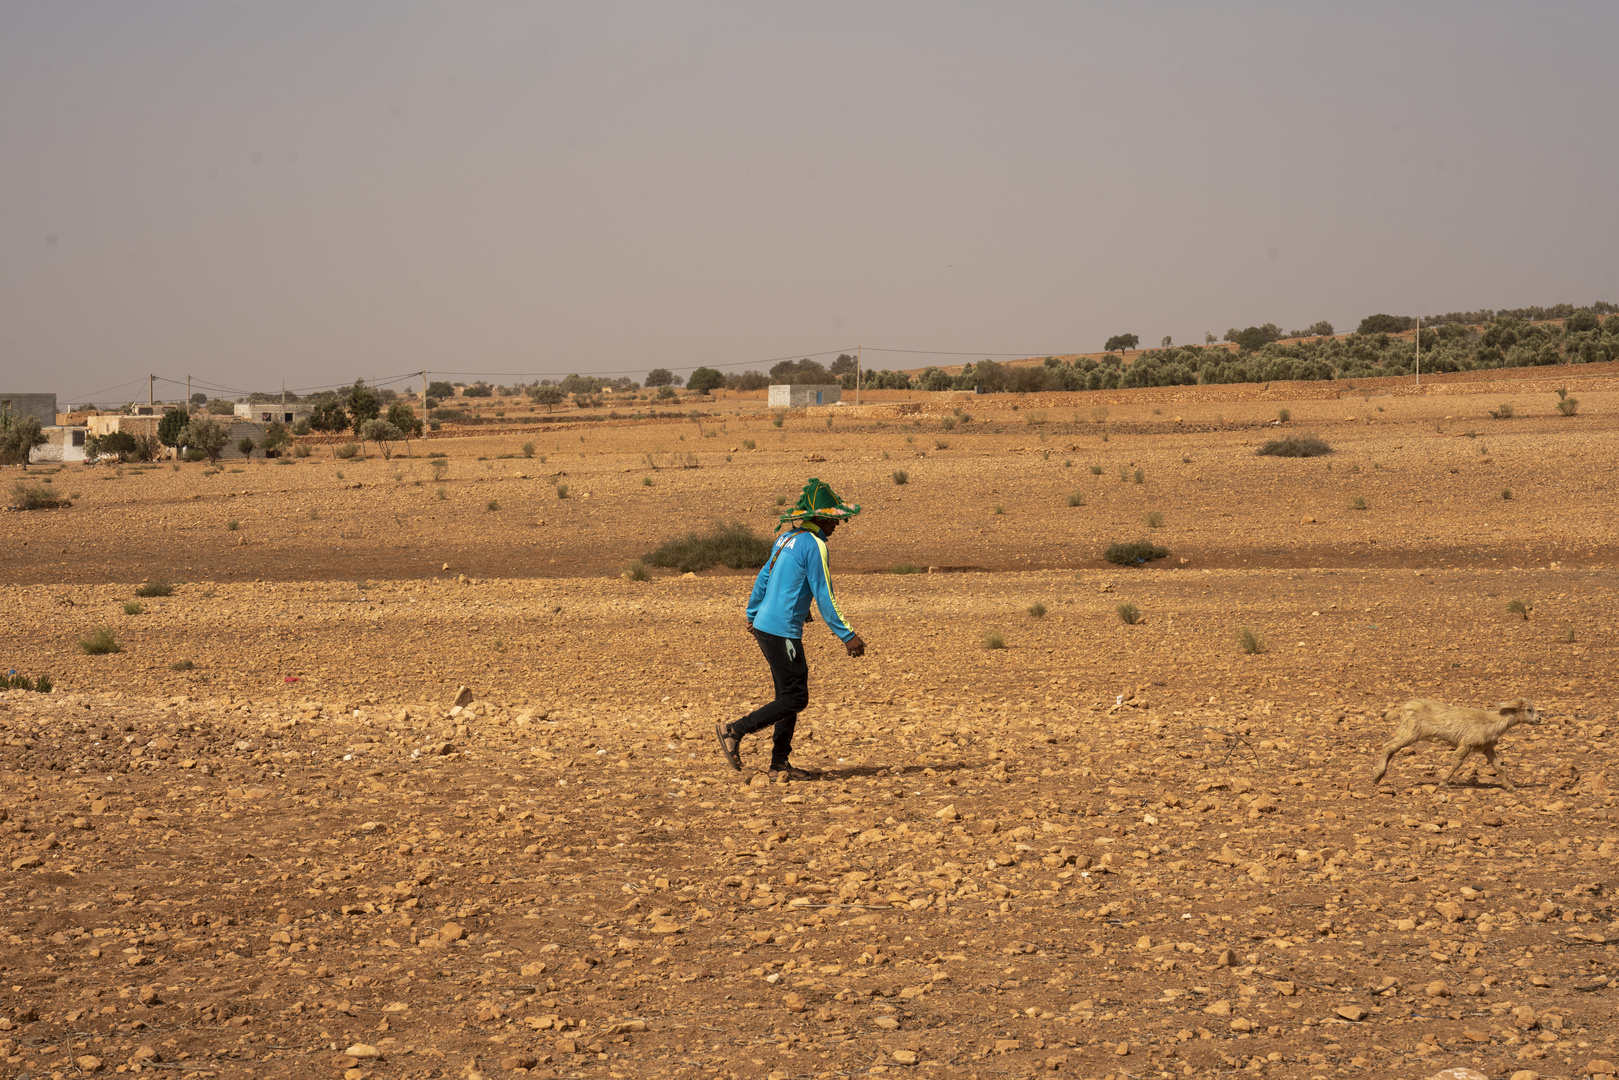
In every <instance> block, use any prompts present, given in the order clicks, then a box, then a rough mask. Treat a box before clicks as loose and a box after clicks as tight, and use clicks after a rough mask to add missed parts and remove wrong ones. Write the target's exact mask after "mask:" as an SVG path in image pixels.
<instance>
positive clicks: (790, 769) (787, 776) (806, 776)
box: [770, 764, 819, 783]
mask: <svg viewBox="0 0 1619 1080" xmlns="http://www.w3.org/2000/svg"><path fill="white" fill-rule="evenodd" d="M818 775H819V774H817V773H812V772H808V771H807V770H804V769H800V768H798V767H797V766H796V765H791V764H788V765H772V766H770V779H771V780H772V781H773V782H777V783H786V782H787V781H788V780H814V779H815V778H816V777H817V776H818Z"/></svg>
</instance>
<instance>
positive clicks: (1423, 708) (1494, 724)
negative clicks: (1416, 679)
mask: <svg viewBox="0 0 1619 1080" xmlns="http://www.w3.org/2000/svg"><path fill="white" fill-rule="evenodd" d="M1383 719H1384V720H1394V721H1397V723H1396V725H1395V728H1394V738H1392V739H1390V740H1389V741H1388V743H1387V744H1386V745H1385V746H1384V747H1383V752H1382V753H1381V754H1380V755H1378V761H1377V771H1376V772H1375V773H1373V774H1372V783H1374V784H1376V783H1379V782H1381V781H1382V779H1383V774H1384V773H1386V772H1388V769H1389V761H1390V760H1391V759H1392V758H1393V757H1394V755H1395V754H1398V753H1399V752H1400V751H1401V750H1404V749H1405V748H1406V747H1408V746H1410V745H1411V744H1412V743H1418V742H1423V741H1425V740H1426V741H1427V742H1437V743H1444V744H1445V745H1447V746H1453V747H1455V748H1456V756H1455V757H1453V758H1452V759H1451V769H1450V775H1449V776H1446V777H1445V783H1447V784H1449V783H1451V782H1453V781H1454V780H1455V779H1456V774H1457V773H1458V772H1460V771H1461V769H1462V763H1463V762H1464V761H1466V760H1467V756H1468V755H1469V754H1471V753H1472V752H1473V751H1475V750H1477V751H1478V752H1479V753H1481V754H1483V755H1484V760H1485V761H1487V762H1489V765H1490V768H1492V769H1494V770H1495V775H1496V776H1498V777H1499V778H1500V780H1501V783H1502V784H1504V785H1506V788H1507V790H1508V791H1515V790H1517V789H1516V788H1515V787H1514V786H1513V783H1512V778H1511V777H1509V776H1507V774H1506V770H1505V769H1503V768H1501V765H1500V762H1498V761H1497V760H1496V756H1495V742H1496V740H1497V739H1499V738H1500V737H1501V736H1502V735H1504V734H1505V733H1506V732H1507V731H1508V730H1510V729H1511V728H1514V727H1516V726H1517V725H1519V724H1538V723H1540V714H1539V713H1537V712H1536V711H1535V707H1534V705H1533V704H1532V703H1530V701H1529V699H1528V698H1521V697H1520V698H1513V699H1512V700H1511V701H1503V702H1501V703H1500V704H1499V705H1496V706H1494V707H1493V708H1489V709H1469V708H1465V707H1463V706H1460V705H1446V704H1445V703H1444V702H1442V701H1433V700H1430V699H1428V698H1412V699H1411V700H1410V701H1408V702H1406V703H1405V704H1404V705H1397V706H1395V707H1394V708H1392V709H1390V710H1388V712H1386V713H1384V714H1383ZM1474 775H1475V776H1476V775H1477V774H1476V773H1475V774H1474Z"/></svg>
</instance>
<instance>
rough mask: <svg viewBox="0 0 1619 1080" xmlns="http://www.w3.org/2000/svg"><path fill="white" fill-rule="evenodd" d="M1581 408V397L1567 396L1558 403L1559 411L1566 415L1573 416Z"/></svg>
mask: <svg viewBox="0 0 1619 1080" xmlns="http://www.w3.org/2000/svg"><path fill="white" fill-rule="evenodd" d="M1579 410H1580V399H1579V398H1571V397H1566V398H1564V399H1563V400H1561V401H1559V402H1558V403H1557V411H1558V412H1560V413H1562V414H1563V415H1564V416H1573V415H1574V414H1575V413H1577V412H1579Z"/></svg>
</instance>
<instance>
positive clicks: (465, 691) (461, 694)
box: [450, 686, 472, 706]
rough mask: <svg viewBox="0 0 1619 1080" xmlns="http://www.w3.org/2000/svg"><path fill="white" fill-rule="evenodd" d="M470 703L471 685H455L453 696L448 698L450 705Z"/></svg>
mask: <svg viewBox="0 0 1619 1080" xmlns="http://www.w3.org/2000/svg"><path fill="white" fill-rule="evenodd" d="M470 704H472V687H470V686H458V687H456V688H455V697H453V698H451V699H450V705H451V706H456V705H470Z"/></svg>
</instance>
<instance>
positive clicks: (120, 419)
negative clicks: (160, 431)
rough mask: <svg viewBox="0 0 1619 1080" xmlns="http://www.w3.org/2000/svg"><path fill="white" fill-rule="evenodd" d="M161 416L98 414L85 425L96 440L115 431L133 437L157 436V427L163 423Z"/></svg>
mask: <svg viewBox="0 0 1619 1080" xmlns="http://www.w3.org/2000/svg"><path fill="white" fill-rule="evenodd" d="M162 419H163V418H162V417H161V416H125V415H124V414H123V413H97V414H96V415H95V416H91V417H87V418H85V421H84V425H85V427H86V428H87V429H88V430H89V432H90V434H92V435H94V436H95V437H96V438H98V439H99V438H101V437H102V436H103V435H111V434H112V433H113V432H115V431H127V432H129V433H130V434H131V435H153V436H155V435H156V434H157V425H158V423H159V422H161V421H162Z"/></svg>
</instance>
